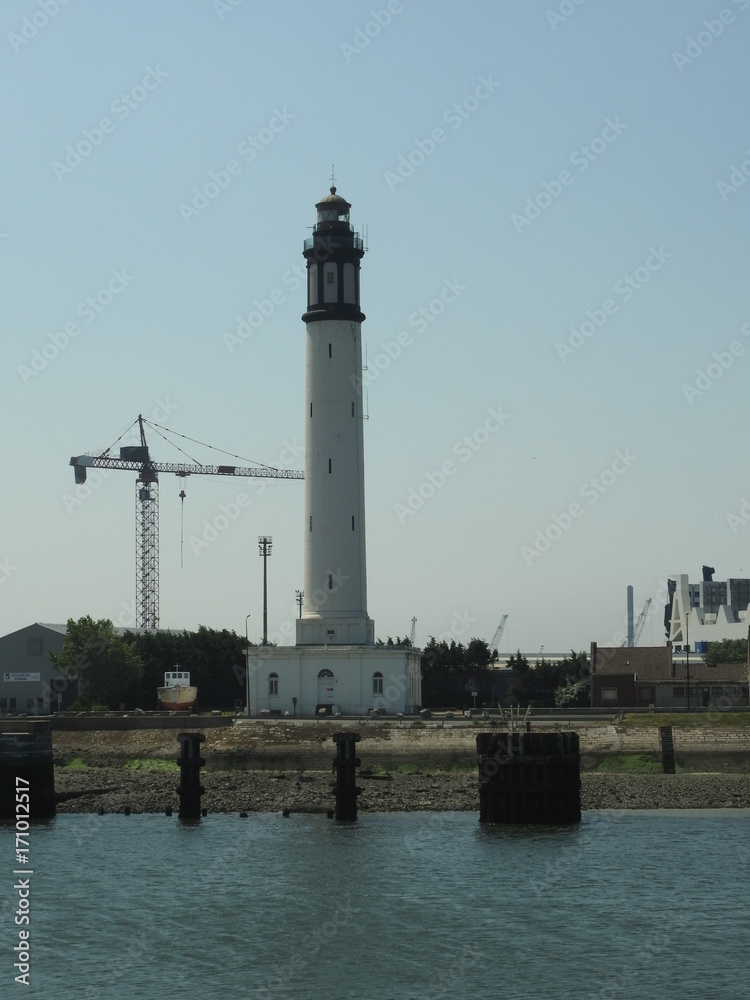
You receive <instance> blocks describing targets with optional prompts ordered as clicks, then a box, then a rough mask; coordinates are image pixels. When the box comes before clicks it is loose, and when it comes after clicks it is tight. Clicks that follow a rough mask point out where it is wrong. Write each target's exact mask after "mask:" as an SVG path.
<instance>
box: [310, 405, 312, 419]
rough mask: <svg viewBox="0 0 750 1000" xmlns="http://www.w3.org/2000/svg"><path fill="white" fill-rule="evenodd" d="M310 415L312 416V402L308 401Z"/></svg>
mask: <svg viewBox="0 0 750 1000" xmlns="http://www.w3.org/2000/svg"><path fill="white" fill-rule="evenodd" d="M310 416H312V403H310Z"/></svg>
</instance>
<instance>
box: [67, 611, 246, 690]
mask: <svg viewBox="0 0 750 1000" xmlns="http://www.w3.org/2000/svg"><path fill="white" fill-rule="evenodd" d="M245 646H246V641H245V639H244V638H243V637H240V636H238V635H237V634H236V633H235V632H229V631H227V630H226V629H223V630H222V631H216V630H215V629H210V628H206V627H205V626H203V625H201V626H200V627H199V629H198V631H197V632H146V633H144V634H136V633H132V632H128V633H125V634H124V635H121V634H120V633H119V632H117V631H116V630H115V628H114V626H113V625H112V622H111V621H109V620H108V619H100V620H99V621H94V620H93V619H92V618H91V617H90V616H88V615H87V616H85V617H84V618H79V619H78V620H77V621H76V620H74V619H72V618H71V619H69V620H68V627H67V632H66V634H65V639H64V640H63V648H62V650H61V652H60V653H52V654H51V657H52V664H53V666H54V667H55V668H56V669H57V670H59V671H60V673H61V674H63V676H64V677H67V678H70V679H72V678H78V690H79V696H78V703H77V704H78V706H79V707H81V708H93V707H98V708H109V709H119V708H120V706H121V705H125V707H126V708H127V709H133V708H143V709H154V708H156V706H157V698H156V689H157V687H160V686H161V685H162V684H163V683H164V674H165V672H166V671H168V670H175V669H181V670H188V671H190V681H191V683H192V684H196V685H197V687H198V699H199V704H200V705H201V707H203V708H233V707H234V705H235V702H236V701H238V700H241V701H242V702H243V704H244V701H245V656H244V652H243V650H244V649H245Z"/></svg>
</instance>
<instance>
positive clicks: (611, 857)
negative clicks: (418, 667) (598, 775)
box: [0, 811, 750, 1000]
mask: <svg viewBox="0 0 750 1000" xmlns="http://www.w3.org/2000/svg"><path fill="white" fill-rule="evenodd" d="M584 816H585V818H584V821H583V823H582V824H581V826H580V827H576V828H574V829H558V830H529V829H526V830H518V829H513V830H510V829H506V830H487V829H483V828H480V826H479V824H478V822H477V818H476V816H475V815H472V814H464V813H437V814H426V813H412V814H389V815H387V814H378V815H365V814H362V816H361V818H360V820H359V822H358V823H357V824H355V825H352V826H339V825H336V824H335V823H334V822H332V821H330V820H326V819H325V818H323V817H319V816H293V817H291V818H290V819H283V818H282V817H281V816H279V815H257V816H251V817H250V818H248V819H245V820H242V819H239V818H238V817H226V816H209V817H208V819H205V820H203V821H202V822H200V823H199V824H196V825H194V826H183V825H181V824H180V823H179V821H178V820H176V819H174V818H170V819H167V818H166V817H164V816H130V817H125V816H104V817H97V816H59V817H58V818H57V819H56V820H54V821H52V822H50V823H49V824H47V825H43V826H35V827H33V828H32V839H31V859H32V862H33V871H34V874H33V877H32V915H31V931H32V974H31V980H32V985H31V988H30V989H26V988H25V987H23V986H21V985H17V984H16V983H15V982H14V981H13V976H14V974H15V971H14V970H13V968H12V963H13V961H14V958H13V957H12V947H13V945H14V944H15V943H17V934H16V928H15V927H14V925H13V922H12V915H11V914H10V913H9V910H10V903H12V902H13V900H14V898H15V897H14V894H13V891H12V886H13V881H14V876H13V874H12V872H13V870H14V868H15V867H16V865H15V862H14V851H13V845H12V840H11V830H10V828H9V827H8V826H5V827H0V871H1V872H2V890H1V892H0V928H2V942H3V943H2V947H1V948H0V996H3V997H6V996H7V997H10V996H39V997H42V996H44V997H49V998H55V1000H57V998H60V1000H67V998H71V1000H72V998H91V1000H119V998H121V997H122V998H124V997H128V998H132V997H144V998H146V997H147V998H151V997H154V998H159V1000H161V998H171V997H175V998H176V997H180V998H185V997H208V998H212V997H231V998H234V997H249V998H263V1000H266V998H278V1000H282V998H288V997H299V998H301V1000H307V998H318V997H320V998H323V997H325V998H327V1000H343V998H346V1000H350V998H352V1000H371V998H378V1000H380V998H386V1000H391V998H392V1000H401V998H404V1000H422V998H430V1000H434V998H441V997H456V998H463V997H477V998H479V997H482V998H484V997H487V998H491V997H492V998H494V997H503V998H518V1000H521V998H527V997H528V998H532V997H533V998H537V1000H539V998H562V997H575V998H584V1000H589V998H591V1000H593V998H597V1000H613V998H620V997H622V998H629V1000H632V998H648V1000H653V998H658V1000H671V998H675V1000H690V998H701V1000H714V998H716V1000H737V998H740V1000H741V998H750V985H749V982H748V968H749V967H750V962H749V957H748V956H749V951H748V948H749V946H750V914H749V909H750V904H749V902H748V889H749V888H750V878H749V876H750V812H749V811H722V812H690V813H687V812H669V813H668V812H662V813H587V814H584Z"/></svg>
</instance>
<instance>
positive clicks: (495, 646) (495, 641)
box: [490, 615, 508, 655]
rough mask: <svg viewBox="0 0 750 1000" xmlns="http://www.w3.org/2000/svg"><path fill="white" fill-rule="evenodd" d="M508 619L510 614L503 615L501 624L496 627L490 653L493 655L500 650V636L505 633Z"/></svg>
mask: <svg viewBox="0 0 750 1000" xmlns="http://www.w3.org/2000/svg"><path fill="white" fill-rule="evenodd" d="M507 620H508V616H507V615H503V617H502V620H501V622H500V624H499V625H498V626H497V628H496V629H495V634H494V635H493V636H492V642H491V643H490V655H492V653H497V652H498V651H499V650H498V644H499V642H500V637H501V635H502V634H503V629H504V628H505V623H506V622H507Z"/></svg>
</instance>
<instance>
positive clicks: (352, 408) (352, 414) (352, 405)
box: [352, 403, 354, 416]
mask: <svg viewBox="0 0 750 1000" xmlns="http://www.w3.org/2000/svg"><path fill="white" fill-rule="evenodd" d="M352 416H354V403H352Z"/></svg>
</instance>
